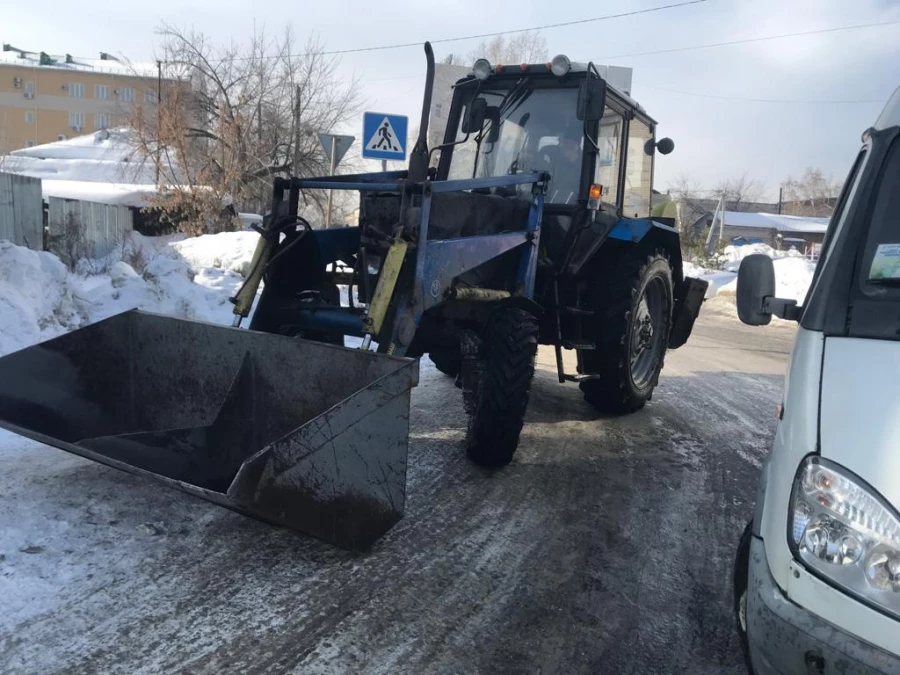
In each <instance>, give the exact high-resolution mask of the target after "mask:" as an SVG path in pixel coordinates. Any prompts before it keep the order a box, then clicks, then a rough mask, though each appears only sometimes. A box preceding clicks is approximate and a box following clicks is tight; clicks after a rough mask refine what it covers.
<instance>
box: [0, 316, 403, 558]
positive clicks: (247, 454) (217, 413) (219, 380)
mask: <svg viewBox="0 0 900 675" xmlns="http://www.w3.org/2000/svg"><path fill="white" fill-rule="evenodd" d="M418 375H419V373H418V363H417V362H416V361H414V360H411V359H400V358H393V357H388V356H383V355H378V354H373V353H371V352H365V351H360V350H353V349H345V348H344V347H338V346H333V345H328V344H323V343H318V342H309V341H305V340H298V339H294V338H289V337H283V336H279V335H270V334H267V333H257V332H253V331H248V330H241V329H235V328H226V327H223V326H216V325H211V324H204V323H197V322H192V321H185V320H181V319H174V318H170V317H164V316H159V315H155V314H148V313H144V312H140V311H131V312H126V313H124V314H120V315H118V316H115V317H113V318H111V319H107V320H106V321H101V322H99V323H96V324H94V325H91V326H88V327H86V328H83V329H81V330H78V331H75V332H73V333H69V334H68V335H64V336H62V337H59V338H56V339H54V340H49V341H47V342H43V343H41V344H38V345H35V346H33V347H28V348H27V349H23V350H21V351H18V352H14V353H12V354H9V355H8V356H5V357H3V358H0V426H3V427H6V428H7V429H10V430H11V431H14V432H16V433H19V434H22V435H23V436H27V437H29V438H33V439H36V440H38V441H42V442H44V443H49V444H50V445H54V446H56V447H58V448H62V449H63V450H68V451H69V452H74V453H75V454H78V455H81V456H83V457H87V458H88V459H93V460H95V461H98V462H102V463H103V464H107V465H109V466H112V467H116V468H118V469H122V470H124V471H129V472H131V473H135V474H138V475H143V476H149V477H152V478H155V479H157V480H161V481H163V482H165V483H167V484H169V485H171V486H173V487H177V488H180V489H182V490H184V491H186V492H189V493H191V494H193V495H197V496H198V497H203V498H204V499H208V500H209V501H212V502H215V503H217V504H220V505H222V506H225V507H228V508H231V509H234V510H236V511H240V512H241V513H245V514H247V515H250V516H253V517H256V518H260V519H263V520H266V521H271V522H275V523H279V524H282V525H286V526H288V527H291V528H294V529H297V530H300V531H302V532H306V533H308V534H311V535H313V536H315V537H319V538H321V539H324V540H326V541H329V542H332V543H334V544H336V545H338V546H342V547H345V548H351V549H365V548H367V547H368V546H370V545H371V544H372V543H373V542H374V541H375V540H377V539H378V538H379V537H380V536H381V535H383V534H384V533H385V532H386V531H387V530H388V529H390V527H391V526H392V525H394V523H396V522H397V521H398V520H399V519H400V518H401V517H402V516H403V509H404V505H405V501H406V456H407V443H408V433H409V396H410V389H411V388H412V387H414V386H415V385H416V384H417V382H418Z"/></svg>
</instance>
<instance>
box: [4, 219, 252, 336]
mask: <svg viewBox="0 0 900 675" xmlns="http://www.w3.org/2000/svg"><path fill="white" fill-rule="evenodd" d="M257 238H258V235H257V234H255V233H241V232H231V233H223V234H217V235H207V236H204V237H198V238H196V239H189V240H183V241H178V237H172V238H170V239H169V240H168V241H166V240H162V238H148V237H141V236H140V235H136V236H135V237H134V238H133V239H132V241H131V242H130V245H129V246H127V247H125V249H124V250H123V252H120V253H119V255H120V256H121V257H122V258H123V259H122V260H117V261H111V260H105V261H103V263H102V264H97V265H96V268H98V269H108V271H107V272H104V273H102V274H84V273H72V272H70V271H68V270H67V269H66V267H65V265H63V263H62V262H60V260H59V258H57V257H56V256H54V255H53V254H51V253H46V252H36V251H31V250H29V249H26V248H23V247H20V246H15V245H13V244H11V243H9V242H6V241H3V242H0V354H6V353H9V352H11V351H15V350H17V349H21V348H23V347H27V346H29V345H32V344H35V343H37V342H41V341H43V340H47V339H50V338H52V337H55V336H57V335H60V334H61V333H64V332H66V331H68V330H73V329H76V328H79V327H81V326H84V325H87V324H89V323H94V322H96V321H100V320H102V319H106V318H108V317H110V316H113V315H115V314H119V313H120V312H125V311H128V310H130V309H135V308H139V309H144V310H148V311H151V312H158V313H161V314H168V315H171V316H178V317H183V318H187V319H196V320H200V321H208V322H212V323H220V324H230V323H231V321H232V319H233V318H234V317H233V314H232V311H231V310H232V305H231V303H230V302H229V300H228V299H229V298H230V297H232V296H233V295H234V294H235V293H236V291H237V289H238V288H239V287H240V285H241V284H242V283H243V280H244V278H243V276H242V274H243V273H245V272H246V270H247V268H248V267H249V265H250V258H251V256H252V255H253V247H254V246H255V244H256V239H257ZM173 240H174V241H173ZM251 240H252V241H251ZM88 262H90V261H88ZM92 267H93V266H92V265H90V264H86V265H80V266H79V271H82V272H83V271H85V270H90V269H92Z"/></svg>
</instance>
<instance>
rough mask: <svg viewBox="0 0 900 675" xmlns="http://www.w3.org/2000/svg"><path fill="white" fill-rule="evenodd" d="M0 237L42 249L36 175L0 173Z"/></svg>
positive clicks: (41, 201) (42, 210) (38, 182)
mask: <svg viewBox="0 0 900 675" xmlns="http://www.w3.org/2000/svg"><path fill="white" fill-rule="evenodd" d="M0 239H8V240H9V241H11V242H12V243H14V244H16V245H18V246H27V247H28V248H33V249H35V250H38V251H40V250H41V249H43V248H44V202H43V200H42V198H41V179H40V178H29V177H28V176H19V175H16V174H11V173H0Z"/></svg>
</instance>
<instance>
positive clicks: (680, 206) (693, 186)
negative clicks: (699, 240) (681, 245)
mask: <svg viewBox="0 0 900 675" xmlns="http://www.w3.org/2000/svg"><path fill="white" fill-rule="evenodd" d="M704 194H706V193H705V192H704V190H703V188H702V187H701V185H700V183H698V182H697V181H696V180H694V179H693V178H691V177H690V176H689V175H687V174H681V175H680V176H679V177H678V178H677V180H675V182H674V183H671V184H670V185H669V196H670V197H671V198H672V200H673V201H674V202H675V203H676V209H677V211H676V217H675V218H676V225H677V226H678V229H679V230H681V232H682V235H683V236H685V237H691V236H692V235H693V234H694V233H693V232H692V229H691V228H692V227H693V226H694V224H695V223H697V221H698V220H700V218H702V217H703V216H705V215H706V214H708V213H709V207H708V205H707V203H706V202H705V201H704V199H703V195H704ZM707 201H708V200H707Z"/></svg>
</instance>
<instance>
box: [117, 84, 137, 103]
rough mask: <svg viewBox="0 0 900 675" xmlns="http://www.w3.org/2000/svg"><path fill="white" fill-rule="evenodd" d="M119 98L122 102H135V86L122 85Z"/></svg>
mask: <svg viewBox="0 0 900 675" xmlns="http://www.w3.org/2000/svg"><path fill="white" fill-rule="evenodd" d="M119 100H120V101H122V103H134V87H122V88H121V89H119Z"/></svg>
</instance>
